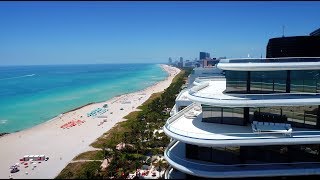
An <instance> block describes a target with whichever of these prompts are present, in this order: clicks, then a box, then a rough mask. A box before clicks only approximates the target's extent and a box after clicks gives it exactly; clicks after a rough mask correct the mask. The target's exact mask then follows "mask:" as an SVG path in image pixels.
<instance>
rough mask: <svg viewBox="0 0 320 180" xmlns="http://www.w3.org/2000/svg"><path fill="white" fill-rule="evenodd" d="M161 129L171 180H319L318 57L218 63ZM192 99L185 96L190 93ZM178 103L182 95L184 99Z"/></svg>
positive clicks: (233, 60)
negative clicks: (311, 179) (303, 179)
mask: <svg viewBox="0 0 320 180" xmlns="http://www.w3.org/2000/svg"><path fill="white" fill-rule="evenodd" d="M217 68H219V69H220V70H221V71H222V70H223V71H224V72H225V77H224V78H221V77H218V78H217V77H207V78H196V80H195V81H194V83H193V84H194V86H192V87H189V89H187V90H185V91H184V92H183V95H184V96H186V97H187V98H188V99H189V100H190V101H192V103H191V104H190V105H188V106H187V107H185V108H184V109H182V110H180V109H178V110H180V111H179V112H176V113H174V115H172V116H171V117H170V118H169V119H168V120H167V122H166V124H165V126H164V127H163V129H164V132H165V133H166V134H167V135H168V136H169V137H170V138H171V139H172V141H171V142H170V144H169V145H168V147H167V149H166V150H165V153H164V156H165V158H166V160H167V161H168V163H169V164H170V165H171V168H169V169H168V171H167V172H166V178H239V177H244V178H245V177H276V176H305V175H320V58H265V59H262V58H258V59H253V58H244V59H221V60H220V62H219V63H218V65H217ZM186 92H187V93H186ZM179 97H180V96H179Z"/></svg>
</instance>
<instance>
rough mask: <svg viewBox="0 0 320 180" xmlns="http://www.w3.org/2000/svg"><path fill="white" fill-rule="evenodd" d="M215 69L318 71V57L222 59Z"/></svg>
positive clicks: (319, 62)
mask: <svg viewBox="0 0 320 180" xmlns="http://www.w3.org/2000/svg"><path fill="white" fill-rule="evenodd" d="M217 67H218V68H219V69H222V70H236V71H275V70H313V69H315V70H318V69H320V58H319V57H285V58H259V59H255V58H242V59H223V60H220V61H219V63H218V65H217Z"/></svg>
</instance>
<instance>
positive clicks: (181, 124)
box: [163, 103, 320, 147]
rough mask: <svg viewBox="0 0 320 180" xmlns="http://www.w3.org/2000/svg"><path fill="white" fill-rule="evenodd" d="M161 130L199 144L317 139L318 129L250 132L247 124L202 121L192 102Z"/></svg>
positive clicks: (251, 143) (249, 143) (174, 136)
mask: <svg viewBox="0 0 320 180" xmlns="http://www.w3.org/2000/svg"><path fill="white" fill-rule="evenodd" d="M163 129H164V132H165V133H166V134H167V135H168V136H170V137H172V138H173V139H176V140H179V141H182V142H185V143H189V144H195V145H199V146H207V147H213V146H231V145H238V146H259V145H279V144H288V145H289V144H315V143H320V131H314V130H311V129H306V128H295V127H293V128H292V132H291V136H287V134H285V133H278V132H261V133H254V132H253V130H252V126H251V124H248V125H247V126H239V125H227V124H219V123H208V122H202V111H201V108H200V109H199V105H198V104H196V103H193V104H191V105H189V106H188V107H186V108H184V109H183V110H181V111H179V112H178V113H176V114H175V115H173V116H172V117H170V118H169V119H168V120H167V122H166V124H165V126H164V128H163Z"/></svg>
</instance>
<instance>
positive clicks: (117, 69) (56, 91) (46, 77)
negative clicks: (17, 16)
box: [0, 64, 167, 133]
mask: <svg viewBox="0 0 320 180" xmlns="http://www.w3.org/2000/svg"><path fill="white" fill-rule="evenodd" d="M166 77H167V73H166V72H165V71H163V70H162V68H161V67H160V65H159V64H86V65H37V66H2V67H1V66H0V133H3V132H8V133H11V132H15V131H20V130H23V129H26V128H30V127H33V126H35V125H38V124H40V123H43V122H45V121H48V120H50V119H52V118H54V117H56V116H58V115H59V114H61V113H63V112H67V111H70V110H72V109H74V108H77V107H79V106H83V105H86V104H88V103H91V102H101V101H105V100H109V99H111V98H113V97H115V96H118V95H122V94H125V93H131V92H135V91H138V90H142V89H144V88H146V87H148V86H151V85H153V84H155V83H157V82H159V81H161V80H164V79H165V78H166Z"/></svg>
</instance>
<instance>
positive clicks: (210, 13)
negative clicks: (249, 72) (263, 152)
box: [0, 1, 320, 66]
mask: <svg viewBox="0 0 320 180" xmlns="http://www.w3.org/2000/svg"><path fill="white" fill-rule="evenodd" d="M319 9H320V2H316V1H315V2H312V1H310V2H302V1H301V2H296V1H293V2H290V1H284V2H276V1H271V2H228V1H226V2H214V1H212V2H192V1H191V2H190V1H186V2H143V1H142V2H141V1H140V2H99V1H98V2H86V1H84V2H83V1H80V2H63V1H61V2H59V1H57V2H23V1H21V2H0V17H1V18H0V23H1V29H0V40H1V41H0V60H1V61H0V62H1V63H0V66H6V65H55V64H109V63H110V64H112V63H166V62H167V61H168V58H169V57H172V59H173V61H175V60H178V58H179V57H183V58H184V60H193V59H194V58H199V52H200V51H205V52H209V53H210V54H211V57H217V58H218V57H223V56H226V57H227V58H243V57H247V55H248V54H250V56H251V57H260V56H261V55H262V56H263V57H265V54H266V46H267V42H268V40H269V39H270V38H275V37H281V36H282V33H283V28H282V27H283V26H284V27H285V29H284V30H285V31H284V35H285V36H303V35H309V33H310V32H312V31H314V30H315V29H317V28H319V27H320V26H319V24H318V17H320V11H319Z"/></svg>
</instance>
